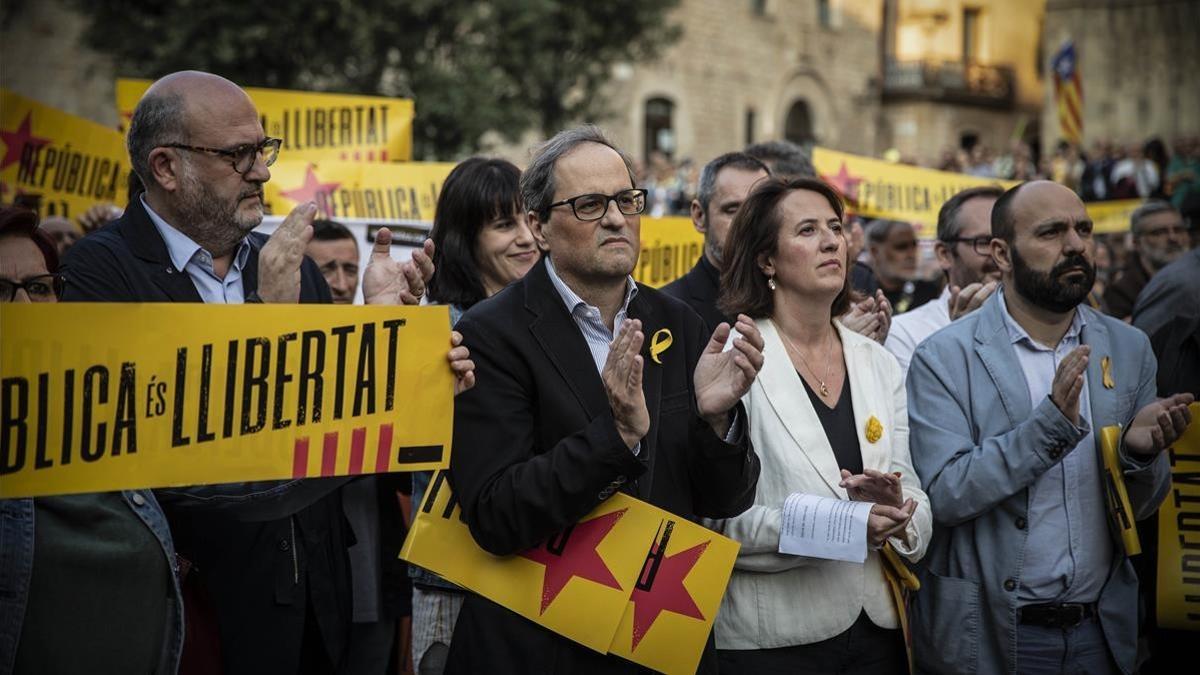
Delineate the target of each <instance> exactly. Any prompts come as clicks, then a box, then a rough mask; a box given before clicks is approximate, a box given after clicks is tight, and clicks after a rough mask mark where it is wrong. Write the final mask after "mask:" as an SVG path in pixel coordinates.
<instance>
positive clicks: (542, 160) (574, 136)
mask: <svg viewBox="0 0 1200 675" xmlns="http://www.w3.org/2000/svg"><path fill="white" fill-rule="evenodd" d="M584 143H599V144H600V145H605V146H608V147H610V148H612V149H613V151H615V152H616V153H617V154H618V155H620V156H621V161H623V162H625V170H626V171H628V172H629V184H630V185H631V186H633V187H637V178H636V177H635V176H634V171H633V160H632V159H631V158H630V157H629V155H627V154H625V151H624V150H621V149H620V148H618V147H617V146H616V144H614V143H613V142H612V141H611V140H609V138H608V136H606V135H605V134H604V132H603V131H602V130H601V129H600V127H597V126H596V125H594V124H585V125H583V126H581V127H576V128H574V129H567V130H565V131H560V132H558V133H557V134H554V138H551V139H550V140H548V141H546V142H545V143H543V144H541V145H539V146H538V147H536V148H534V150H533V159H532V161H530V162H529V166H528V167H527V168H526V169H525V171H524V172H522V173H521V196H522V198H524V200H525V208H527V209H529V210H530V211H533V212H534V213H536V214H537V216H538V218H539V219H540V220H541V221H542V222H545V221H546V220H548V219H549V218H550V205H551V204H553V203H554V191H555V189H556V186H555V184H554V167H555V165H556V164H557V163H558V160H560V159H562V157H563V156H564V155H566V154H567V153H569V152H571V151H572V150H574V149H575V148H577V147H579V146H580V145H583V144H584Z"/></svg>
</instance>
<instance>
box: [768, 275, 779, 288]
mask: <svg viewBox="0 0 1200 675" xmlns="http://www.w3.org/2000/svg"><path fill="white" fill-rule="evenodd" d="M767 288H769V289H771V290H775V289H776V288H777V286H776V285H775V277H767Z"/></svg>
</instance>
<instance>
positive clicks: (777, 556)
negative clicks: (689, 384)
mask: <svg viewBox="0 0 1200 675" xmlns="http://www.w3.org/2000/svg"><path fill="white" fill-rule="evenodd" d="M843 215H844V213H843V206H842V202H841V198H840V196H839V195H838V193H837V192H836V191H834V190H833V188H831V187H829V186H828V185H826V184H825V183H823V182H821V181H818V180H811V179H795V180H783V179H771V180H769V181H763V182H762V183H760V184H759V185H758V187H757V188H756V189H755V190H754V192H753V193H751V195H750V196H749V197H748V198H747V200H746V201H745V202H744V203H743V204H742V207H741V210H740V211H738V214H737V216H736V217H735V219H734V221H733V224H732V226H731V229H730V233H729V236H728V238H727V239H726V241H727V244H726V246H725V251H724V270H723V272H722V277H721V298H720V301H719V302H720V306H721V309H722V310H723V311H725V312H726V313H729V314H732V315H737V314H738V313H744V314H747V315H749V316H751V317H753V318H755V320H756V322H757V325H758V328H759V330H760V331H762V335H763V339H764V340H765V348H764V349H763V356H764V357H765V363H764V365H763V368H762V371H761V372H760V373H759V376H758V379H756V380H755V382H754V385H753V386H752V387H751V389H750V392H749V393H747V394H746V396H745V397H744V398H743V403H744V404H745V407H746V411H747V413H748V417H749V427H750V434H751V440H752V442H753V444H754V449H755V450H756V451H757V452H758V455H759V458H760V459H761V461H762V474H761V477H760V478H759V482H758V492H757V496H756V497H755V500H754V506H752V507H751V508H750V509H749V510H748V511H746V512H745V513H743V514H742V515H740V516H738V517H736V518H730V519H727V520H719V521H710V522H709V523H708V524H709V525H710V526H711V527H713V528H714V529H716V530H718V531H720V532H722V533H724V534H725V535H727V536H729V537H732V538H733V539H736V540H737V541H739V542H740V543H741V545H742V548H741V551H740V553H739V554H738V560H737V564H736V566H735V568H734V571H733V576H732V578H731V579H730V582H729V588H728V590H727V591H726V593H725V598H724V600H723V601H722V604H721V611H720V613H719V614H718V615H717V621H716V628H715V635H716V642H717V648H718V650H719V651H718V654H719V657H720V663H721V671H722V672H723V673H799V672H804V673H841V672H853V673H904V672H907V659H906V656H905V648H904V639H903V636H902V635H901V632H900V630H899V628H900V621H899V616H898V614H897V611H896V607H895V604H894V601H893V597H892V595H891V591H890V589H889V587H888V585H887V581H886V579H885V577H884V571H883V567H882V562H881V556H880V551H879V548H880V547H882V546H883V545H884V544H885V543H886V544H890V546H891V547H892V548H893V549H894V550H895V551H896V552H897V553H899V554H900V555H901V556H903V557H905V558H907V559H908V560H910V561H914V562H915V561H917V560H919V559H920V558H921V556H922V555H923V554H924V553H925V548H926V546H927V545H928V542H929V536H930V529H931V525H930V523H931V519H930V512H929V500H928V498H927V497H926V496H925V493H923V492H922V491H921V487H920V486H921V483H920V480H918V478H917V476H916V474H915V472H914V471H913V467H912V461H911V459H910V457H909V452H908V412H907V408H906V404H905V390H904V379H903V376H902V374H901V372H900V368H899V366H898V365H897V364H896V359H895V358H894V357H893V356H892V355H891V354H889V353H888V352H887V351H886V350H885V349H884V348H883V347H881V346H880V345H879V344H878V343H876V342H874V341H872V340H870V339H869V338H866V337H863V336H861V335H859V334H857V333H854V332H853V331H850V330H848V329H846V328H845V327H844V326H842V325H841V323H839V322H838V321H836V320H834V319H833V317H835V316H840V315H841V314H842V313H844V312H845V311H846V309H847V308H848V306H849V303H850V293H851V288H850V279H849V275H848V270H849V262H850V261H849V260H848V256H847V246H846V238H845V233H844V231H843V226H842V219H843ZM797 493H802V494H809V495H817V496H821V497H829V498H836V499H851V500H858V501H871V502H875V504H874V506H872V507H871V513H870V516H869V522H868V527H867V539H868V541H867V542H866V549H867V551H868V553H867V558H866V562H865V563H851V562H840V561H834V560H825V559H819V558H812V557H804V556H797V555H787V554H781V553H779V552H778V551H779V536H780V522H781V514H782V511H783V506H784V501H785V500H786V499H787V498H788V496H789V495H792V494H797Z"/></svg>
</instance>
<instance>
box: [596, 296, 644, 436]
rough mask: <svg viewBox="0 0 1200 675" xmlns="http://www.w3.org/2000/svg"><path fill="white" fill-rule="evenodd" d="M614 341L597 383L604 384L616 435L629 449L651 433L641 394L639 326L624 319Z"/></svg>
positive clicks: (633, 320)
mask: <svg viewBox="0 0 1200 675" xmlns="http://www.w3.org/2000/svg"><path fill="white" fill-rule="evenodd" d="M619 331H620V332H618V333H617V337H616V339H614V340H613V341H612V344H611V345H609V347H608V358H607V359H606V360H605V361H604V369H603V370H602V371H600V379H601V380H602V381H603V382H604V393H605V394H607V395H608V405H609V407H610V408H612V413H613V421H615V422H616V424H617V433H619V434H621V439H622V440H623V441H625V445H626V446H627V447H629V448H630V449H632V448H633V447H634V446H636V445H637V444H638V443H640V442H641V440H642V437H643V436H645V435H646V432H648V431H650V411H649V409H648V408H646V394H645V392H643V391H642V363H643V359H642V355H641V354H640V352H641V351H642V342H643V341H644V340H645V334H644V333H642V322H641V321H640V320H638V319H626V320H625V321H623V322H621V326H620V328H619Z"/></svg>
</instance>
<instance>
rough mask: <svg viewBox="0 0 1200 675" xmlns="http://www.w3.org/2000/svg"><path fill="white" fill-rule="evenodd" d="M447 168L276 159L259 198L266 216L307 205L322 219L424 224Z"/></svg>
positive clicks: (430, 216) (440, 165) (437, 164)
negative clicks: (262, 198)
mask: <svg viewBox="0 0 1200 675" xmlns="http://www.w3.org/2000/svg"><path fill="white" fill-rule="evenodd" d="M453 168H454V165H453V164H450V163H444V162H404V163H400V164H362V163H354V162H334V161H330V162H305V161H291V160H290V159H289V160H284V159H283V155H280V160H279V161H278V162H276V163H275V165H274V166H272V167H271V181H270V182H269V183H267V184H266V186H265V196H266V201H267V206H268V207H269V208H270V210H271V212H272V213H277V214H281V215H282V214H286V213H287V212H288V211H291V210H292V209H293V208H295V207H296V206H297V205H299V204H303V203H304V202H307V201H313V202H316V203H317V209H318V211H319V212H320V213H321V214H322V215H323V216H324V217H326V218H334V219H336V218H374V219H379V220H405V221H425V222H428V221H432V220H433V213H434V209H435V208H436V206H437V198H438V194H440V193H441V191H442V183H443V182H444V181H445V180H446V176H447V175H448V174H449V173H450V170H451V169H453Z"/></svg>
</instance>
